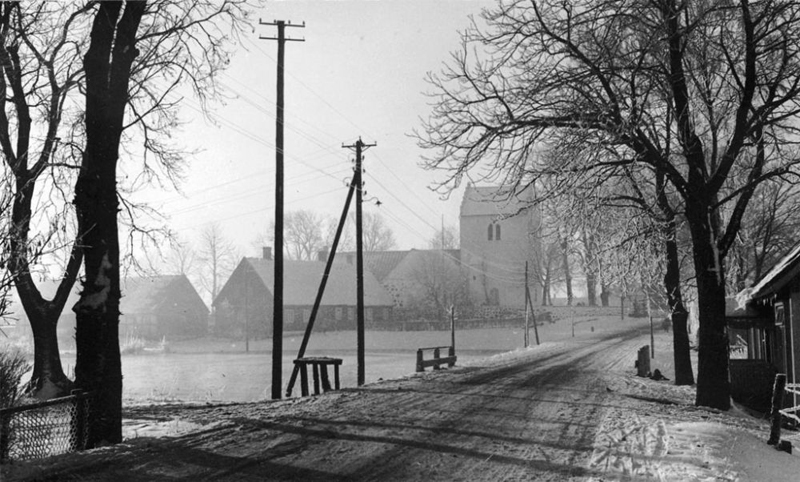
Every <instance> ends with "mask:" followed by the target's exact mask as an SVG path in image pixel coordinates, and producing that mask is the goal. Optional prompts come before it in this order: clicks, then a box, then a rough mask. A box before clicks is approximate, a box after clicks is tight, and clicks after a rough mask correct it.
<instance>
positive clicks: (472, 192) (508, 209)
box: [461, 184, 531, 217]
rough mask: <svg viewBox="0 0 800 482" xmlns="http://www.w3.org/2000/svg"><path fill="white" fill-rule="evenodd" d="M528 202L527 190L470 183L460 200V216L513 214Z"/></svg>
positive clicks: (503, 215)
mask: <svg viewBox="0 0 800 482" xmlns="http://www.w3.org/2000/svg"><path fill="white" fill-rule="evenodd" d="M530 204H531V203H530V194H529V191H523V192H522V193H515V192H513V191H511V190H509V189H507V188H503V187H501V186H473V185H471V184H470V185H467V188H466V190H465V191H464V198H463V199H462V200H461V216H496V217H505V216H513V215H515V214H518V213H519V212H520V211H522V210H524V209H526V208H527V207H529V206H530Z"/></svg>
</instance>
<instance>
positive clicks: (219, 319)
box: [213, 248, 393, 338]
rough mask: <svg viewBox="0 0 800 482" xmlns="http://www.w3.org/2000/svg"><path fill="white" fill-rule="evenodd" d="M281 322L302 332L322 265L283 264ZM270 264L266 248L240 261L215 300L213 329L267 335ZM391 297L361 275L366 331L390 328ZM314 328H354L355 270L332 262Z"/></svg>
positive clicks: (272, 268) (270, 310) (270, 309)
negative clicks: (254, 255)
mask: <svg viewBox="0 0 800 482" xmlns="http://www.w3.org/2000/svg"><path fill="white" fill-rule="evenodd" d="M283 269H284V280H283V306H284V313H283V322H284V330H286V331H301V330H305V327H306V324H307V322H308V320H309V317H310V315H311V310H312V308H313V306H314V301H315V299H316V296H317V291H318V289H319V285H320V282H321V280H322V276H323V273H324V271H325V262H323V261H296V260H285V261H284V263H283ZM274 272H275V261H274V260H273V259H272V256H271V253H270V250H269V249H268V248H265V250H264V255H263V256H262V257H261V258H243V259H242V261H241V262H240V263H239V265H238V266H237V267H236V269H235V270H234V271H233V273H231V276H230V278H229V279H228V281H227V282H226V283H225V285H224V286H223V287H222V289H221V290H220V292H219V294H218V295H217V297H216V299H215V300H214V303H213V306H214V331H215V332H216V333H218V334H221V335H225V336H230V337H241V336H243V335H244V334H245V333H247V334H248V336H250V337H255V338H263V337H268V336H270V335H271V333H272V316H273V303H272V299H273V287H274V282H273V279H274ZM392 304H393V303H392V297H391V296H390V295H389V294H388V293H387V292H386V290H385V289H384V288H383V287H382V286H381V284H380V283H379V282H378V280H377V279H375V277H374V276H373V275H372V273H370V272H369V271H365V272H364V318H365V324H366V325H367V327H377V326H380V325H383V324H389V323H391V320H392ZM314 326H315V329H319V330H350V329H355V327H356V267H355V264H352V263H348V262H337V263H334V264H333V266H332V269H331V273H330V275H329V277H328V281H327V284H326V289H325V294H324V295H323V297H322V301H321V304H320V309H319V312H318V314H317V318H316V321H315V324H314Z"/></svg>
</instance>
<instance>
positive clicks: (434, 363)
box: [417, 346, 456, 372]
mask: <svg viewBox="0 0 800 482" xmlns="http://www.w3.org/2000/svg"><path fill="white" fill-rule="evenodd" d="M442 349H447V356H446V357H442V356H441V350H442ZM431 350H432V351H433V358H431V359H430V360H425V357H424V352H425V351H431ZM445 363H446V364H447V366H448V367H452V366H455V364H456V349H455V347H454V346H432V347H430V348H420V349H419V350H417V372H424V371H425V367H433V369H434V370H438V369H439V366H440V365H444V364H445Z"/></svg>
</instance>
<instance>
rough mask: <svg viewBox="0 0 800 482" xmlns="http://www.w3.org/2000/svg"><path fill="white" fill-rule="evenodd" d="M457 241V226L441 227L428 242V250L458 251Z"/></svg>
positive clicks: (458, 238)
mask: <svg viewBox="0 0 800 482" xmlns="http://www.w3.org/2000/svg"><path fill="white" fill-rule="evenodd" d="M459 240H460V237H459V234H458V227H457V226H442V228H441V229H439V230H437V231H436V234H434V235H433V237H432V238H431V239H429V240H428V249H458V246H459Z"/></svg>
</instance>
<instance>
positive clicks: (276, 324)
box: [259, 20, 306, 399]
mask: <svg viewBox="0 0 800 482" xmlns="http://www.w3.org/2000/svg"><path fill="white" fill-rule="evenodd" d="M259 24H261V25H274V26H276V27H278V36H277V37H259V38H261V39H263V40H277V41H278V82H277V98H276V103H277V114H276V116H275V276H274V280H273V289H272V308H273V309H272V398H273V399H279V398H281V386H282V385H283V381H282V373H283V72H284V71H283V65H284V57H285V52H284V51H285V47H284V45H285V43H286V42H287V41H293V42H303V41H305V40H304V39H292V38H288V39H287V38H286V35H285V30H286V27H301V28H302V27H305V26H306V24H305V22H303V24H302V25H297V24H295V25H292V22H285V21H283V20H275V21H273V22H263V21H261V20H259Z"/></svg>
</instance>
